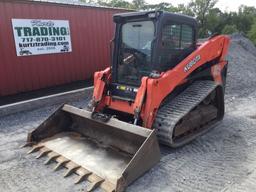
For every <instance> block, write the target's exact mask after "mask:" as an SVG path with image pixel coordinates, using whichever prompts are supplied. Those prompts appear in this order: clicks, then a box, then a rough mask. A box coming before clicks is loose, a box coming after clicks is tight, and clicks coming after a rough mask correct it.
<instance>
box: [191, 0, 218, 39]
mask: <svg viewBox="0 0 256 192" xmlns="http://www.w3.org/2000/svg"><path fill="white" fill-rule="evenodd" d="M217 1H218V0H192V1H191V2H190V3H189V4H188V6H189V7H190V9H191V11H192V12H193V14H194V15H195V17H196V19H197V21H198V24H199V37H206V36H208V35H209V34H208V29H207V27H206V21H207V17H206V16H207V15H208V14H209V12H210V10H211V9H213V8H214V6H215V5H216V3H217Z"/></svg>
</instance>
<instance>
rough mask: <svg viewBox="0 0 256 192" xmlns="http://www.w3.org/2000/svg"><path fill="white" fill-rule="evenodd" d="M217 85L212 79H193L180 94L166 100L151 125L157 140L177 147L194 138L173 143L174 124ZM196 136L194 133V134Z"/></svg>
mask: <svg viewBox="0 0 256 192" xmlns="http://www.w3.org/2000/svg"><path fill="white" fill-rule="evenodd" d="M216 87H217V84H215V82H214V81H209V80H205V81H195V82H194V83H192V84H191V85H190V86H189V87H187V88H186V89H185V90H184V91H183V92H182V93H181V94H179V95H178V96H177V97H175V98H174V99H172V100H171V101H169V102H166V104H165V105H164V106H162V107H161V108H160V109H159V110H158V112H157V115H156V119H155V122H154V124H153V127H154V128H155V129H157V130H158V131H157V136H158V139H159V142H160V143H162V144H165V145H168V146H170V147H179V146H181V145H184V144H186V143H188V142H189V141H191V140H192V139H194V138H195V137H194V136H193V137H191V138H188V139H187V140H186V141H184V142H182V143H174V142H173V139H172V135H173V131H174V128H175V126H176V124H177V123H178V122H179V121H180V120H181V119H182V118H183V117H184V116H185V115H187V114H188V113H189V112H190V111H191V110H192V109H194V108H195V107H196V106H198V105H199V104H200V103H201V102H202V101H203V100H204V99H205V98H206V97H207V96H208V95H209V94H210V93H211V92H212V91H214V90H215V89H216ZM195 136H196V135H195Z"/></svg>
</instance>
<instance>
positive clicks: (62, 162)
mask: <svg viewBox="0 0 256 192" xmlns="http://www.w3.org/2000/svg"><path fill="white" fill-rule="evenodd" d="M68 162H70V160H68V159H67V160H64V161H61V162H59V163H58V164H57V165H56V166H55V167H54V168H53V170H54V171H57V170H58V169H59V168H60V167H61V166H62V165H64V164H66V163H68Z"/></svg>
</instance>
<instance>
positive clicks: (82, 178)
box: [75, 171, 92, 184]
mask: <svg viewBox="0 0 256 192" xmlns="http://www.w3.org/2000/svg"><path fill="white" fill-rule="evenodd" d="M91 174H92V172H90V171H88V172H87V173H84V174H82V175H80V176H79V177H78V179H77V180H76V181H75V184H78V183H80V182H82V181H83V180H85V178H86V177H88V176H89V175H91Z"/></svg>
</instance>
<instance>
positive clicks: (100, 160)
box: [25, 105, 160, 192]
mask: <svg viewBox="0 0 256 192" xmlns="http://www.w3.org/2000/svg"><path fill="white" fill-rule="evenodd" d="M25 146H30V147H32V149H31V150H30V151H29V152H28V153H33V152H38V156H37V157H36V158H41V157H42V156H48V159H47V160H46V161H45V164H48V163H51V162H53V161H55V162H57V164H56V166H55V167H54V170H58V169H60V168H62V167H65V168H67V172H66V173H65V175H64V176H65V177H66V176H69V175H70V174H72V173H75V174H77V175H78V179H77V180H76V181H75V183H79V182H81V181H83V180H86V179H87V180H89V181H90V182H91V183H90V185H89V187H88V188H87V191H92V190H94V189H96V188H97V187H101V188H102V189H104V190H105V191H111V192H112V191H116V192H120V191H123V190H124V189H125V188H126V187H127V186H128V185H129V184H130V183H132V182H133V181H134V180H136V179H137V178H138V177H140V176H141V175H142V174H143V173H145V172H146V171H147V170H149V169H150V168H151V167H153V166H154V165H155V164H156V163H157V162H158V161H159V160H160V150H159V145H158V141H157V137H156V133H155V130H150V129H145V128H142V127H139V126H135V125H131V124H128V123H125V122H122V121H119V120H117V119H114V118H111V119H110V120H109V121H108V122H105V123H103V122H100V121H97V120H94V119H92V118H91V113H90V112H88V111H85V110H83V109H78V108H75V107H72V106H70V105H63V106H62V107H61V108H59V109H58V110H57V111H56V112H55V113H54V114H53V115H51V116H50V117H49V118H48V119H47V120H46V121H45V122H43V123H42V124H41V125H40V126H39V127H38V128H36V129H35V130H34V131H32V132H31V133H29V134H28V139H27V144H26V145H25Z"/></svg>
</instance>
